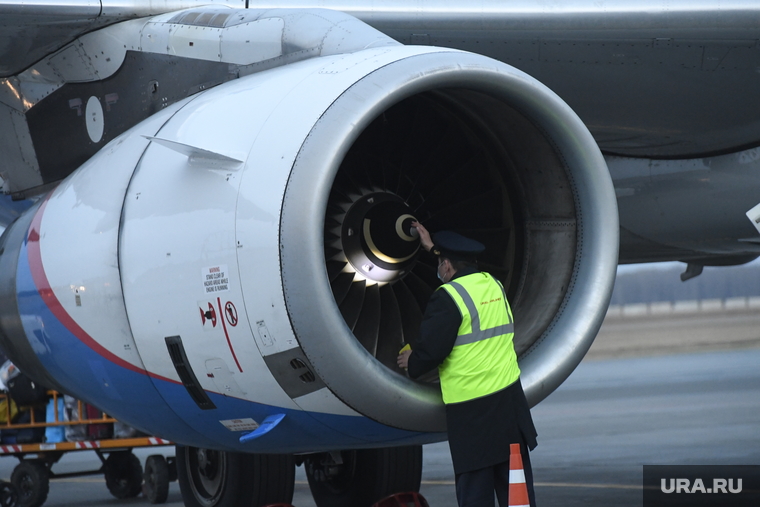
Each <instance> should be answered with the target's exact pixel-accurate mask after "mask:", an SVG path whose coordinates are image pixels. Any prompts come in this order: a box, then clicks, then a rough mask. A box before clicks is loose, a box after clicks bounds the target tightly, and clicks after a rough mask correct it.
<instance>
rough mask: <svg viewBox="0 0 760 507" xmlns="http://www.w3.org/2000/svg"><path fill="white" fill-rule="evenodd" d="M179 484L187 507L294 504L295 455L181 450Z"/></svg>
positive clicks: (182, 447)
mask: <svg viewBox="0 0 760 507" xmlns="http://www.w3.org/2000/svg"><path fill="white" fill-rule="evenodd" d="M176 456H177V480H178V481H179V488H180V491H181V493H182V500H183V501H184V503H185V506H186V507H235V506H238V505H266V504H272V503H290V502H291V501H292V500H293V489H294V487H295V462H294V460H293V456H291V455H279V454H245V453H233V452H223V451H214V450H209V449H199V448H196V447H186V446H180V445H178V446H177V453H176Z"/></svg>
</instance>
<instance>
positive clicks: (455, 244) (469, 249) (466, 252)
mask: <svg viewBox="0 0 760 507" xmlns="http://www.w3.org/2000/svg"><path fill="white" fill-rule="evenodd" d="M485 249H486V247H485V245H483V243H481V242H479V241H475V240H474V239H470V238H465V237H464V236H462V235H461V234H457V233H456V232H452V231H440V232H436V233H435V234H433V248H432V249H431V250H430V251H431V252H433V253H434V254H435V255H439V256H441V257H446V258H447V259H451V260H453V261H470V262H474V261H475V258H476V257H477V256H478V254H480V253H482V252H483V250H485Z"/></svg>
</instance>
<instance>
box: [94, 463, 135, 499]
mask: <svg viewBox="0 0 760 507" xmlns="http://www.w3.org/2000/svg"><path fill="white" fill-rule="evenodd" d="M103 473H104V475H105V477H106V486H107V487H108V491H110V492H111V494H112V495H113V496H115V497H116V498H119V499H125V498H134V497H136V496H137V495H139V494H140V493H141V492H142V480H143V473H142V466H141V465H140V460H139V459H137V456H135V455H134V454H132V452H130V451H118V452H112V453H111V454H109V455H108V458H107V459H106V462H105V463H104V465H103Z"/></svg>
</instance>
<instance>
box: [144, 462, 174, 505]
mask: <svg viewBox="0 0 760 507" xmlns="http://www.w3.org/2000/svg"><path fill="white" fill-rule="evenodd" d="M143 481H144V482H145V488H144V489H145V496H146V497H148V500H149V501H150V503H165V502H166V499H167V498H168V496H169V464H168V463H167V462H166V459H165V458H164V457H163V456H161V455H160V454H154V455H152V456H148V458H147V459H146V460H145V470H144V472H143Z"/></svg>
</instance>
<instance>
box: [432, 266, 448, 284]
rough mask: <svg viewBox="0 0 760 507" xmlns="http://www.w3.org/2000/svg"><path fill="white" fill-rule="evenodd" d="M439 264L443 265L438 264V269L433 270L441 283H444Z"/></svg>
mask: <svg viewBox="0 0 760 507" xmlns="http://www.w3.org/2000/svg"><path fill="white" fill-rule="evenodd" d="M441 266H443V263H441V264H438V269H436V270H435V275H436V276H437V277H438V279H439V280H440V281H441V283H446V282H444V281H443V276H441Z"/></svg>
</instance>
